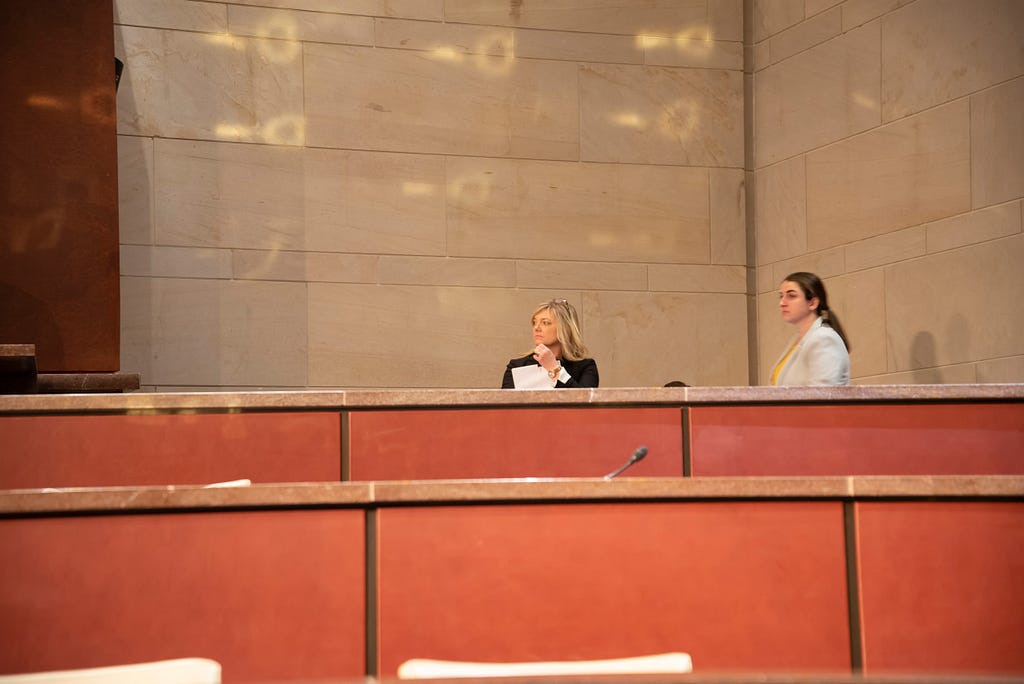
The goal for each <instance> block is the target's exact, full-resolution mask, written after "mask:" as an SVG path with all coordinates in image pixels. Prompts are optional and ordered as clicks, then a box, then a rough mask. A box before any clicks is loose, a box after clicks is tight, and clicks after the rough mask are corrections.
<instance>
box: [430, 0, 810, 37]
mask: <svg viewBox="0 0 1024 684" xmlns="http://www.w3.org/2000/svg"><path fill="white" fill-rule="evenodd" d="M801 1H802V0H801ZM444 15H445V20H446V21H449V22H454V23H465V24H483V25H490V26H519V27H522V28H536V29H547V30H556V31H557V30H561V31H582V32H586V33H613V34H615V33H617V34H623V35H630V36H633V35H658V36H674V35H678V34H687V35H695V36H698V37H700V38H704V37H706V34H707V31H708V9H707V1H706V0H671V1H668V2H666V1H664V0H657V1H656V2H645V3H624V2H622V1H621V0H589V1H588V2H587V3H586V8H585V9H583V8H582V7H581V6H578V5H574V3H563V2H559V3H551V2H540V3H535V2H510V3H509V2H494V1H493V0H446V2H445V4H444Z"/></svg>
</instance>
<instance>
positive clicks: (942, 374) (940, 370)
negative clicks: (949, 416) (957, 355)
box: [850, 363, 980, 385]
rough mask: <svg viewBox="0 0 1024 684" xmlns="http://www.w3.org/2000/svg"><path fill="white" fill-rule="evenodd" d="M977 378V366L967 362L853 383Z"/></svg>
mask: <svg viewBox="0 0 1024 684" xmlns="http://www.w3.org/2000/svg"><path fill="white" fill-rule="evenodd" d="M976 382H980V381H979V380H978V379H977V366H976V365H975V364H973V363H965V364H959V365H953V366H939V367H936V368H920V369H918V370H912V371H906V372H903V373H886V374H884V375H871V376H866V377H863V378H857V381H856V382H854V381H853V380H852V379H851V381H850V384H852V385H973V384H974V383H976Z"/></svg>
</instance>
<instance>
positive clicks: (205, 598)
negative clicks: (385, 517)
mask: <svg viewBox="0 0 1024 684" xmlns="http://www.w3.org/2000/svg"><path fill="white" fill-rule="evenodd" d="M364 525H365V517H364V513H363V511H361V510H330V511H327V510H305V511H274V512H234V513H231V512H226V513H193V514H180V513H179V514H155V515H131V516H106V517H105V516H91V517H70V518H37V519H8V520H0V548H2V549H3V563H0V633H2V634H3V635H4V637H3V639H0V672H4V673H14V672H27V671H40V670H48V669H64V668H82V667H97V666H104V665H113V664H119V663H131V662H141V661H148V660H161V659H166V658H177V657H186V656H201V657H208V658H213V659H214V660H217V661H219V662H220V663H221V664H222V665H223V668H224V670H223V677H224V681H225V682H251V681H286V680H295V679H299V680H303V681H311V680H313V679H321V678H345V679H353V680H354V679H355V678H356V677H362V676H363V675H364V673H365V636H364V634H365V619H366V610H365V604H366V598H365V596H366V594H365V550H364V546H365V532H364V529H365V528H364Z"/></svg>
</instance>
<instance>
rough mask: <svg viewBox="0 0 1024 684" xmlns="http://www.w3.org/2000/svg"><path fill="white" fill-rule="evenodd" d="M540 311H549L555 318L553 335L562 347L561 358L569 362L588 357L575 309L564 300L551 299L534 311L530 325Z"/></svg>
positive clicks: (588, 353)
mask: <svg viewBox="0 0 1024 684" xmlns="http://www.w3.org/2000/svg"><path fill="white" fill-rule="evenodd" d="M541 311H550V312H551V315H552V316H554V317H555V325H556V327H555V334H556V335H557V336H558V343H559V344H560V345H561V346H562V356H563V357H565V358H567V359H569V360H570V361H579V360H581V359H585V358H587V357H588V356H590V352H589V351H588V350H587V346H586V345H585V344H583V333H581V332H580V320H579V316H577V315H576V309H574V308H573V306H572V304H570V303H569V302H568V300H565V299H552V300H549V301H546V302H544V303H543V304H541V305H539V306H538V307H537V308H536V309H534V311H533V314H532V315H531V316H530V321H531V323H532V322H533V319H534V318H536V316H537V314H539V313H540V312H541Z"/></svg>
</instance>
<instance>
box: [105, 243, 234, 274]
mask: <svg viewBox="0 0 1024 684" xmlns="http://www.w3.org/2000/svg"><path fill="white" fill-rule="evenodd" d="M121 275H123V276H147V277H150V278H231V253H230V252H229V251H228V250H225V249H208V248H195V247H152V246H150V245H121Z"/></svg>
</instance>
